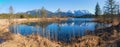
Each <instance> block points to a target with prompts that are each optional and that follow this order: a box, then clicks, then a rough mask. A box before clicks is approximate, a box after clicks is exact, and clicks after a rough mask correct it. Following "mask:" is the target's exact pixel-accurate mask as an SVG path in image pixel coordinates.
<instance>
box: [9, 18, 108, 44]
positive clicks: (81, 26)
mask: <svg viewBox="0 0 120 47" xmlns="http://www.w3.org/2000/svg"><path fill="white" fill-rule="evenodd" d="M91 20H94V18H69V19H68V20H67V21H58V22H31V23H23V24H13V25H11V26H10V27H9V29H10V31H11V32H12V33H20V34H21V35H24V36H27V35H31V34H39V35H40V36H43V37H46V38H48V39H51V40H57V41H66V42H69V41H70V40H71V38H73V37H76V36H83V35H85V31H86V30H90V31H91V32H93V31H94V30H95V29H96V28H102V27H109V26H110V25H109V24H104V23H96V22H90V21H91Z"/></svg>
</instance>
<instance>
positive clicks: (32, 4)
mask: <svg viewBox="0 0 120 47" xmlns="http://www.w3.org/2000/svg"><path fill="white" fill-rule="evenodd" d="M105 1H106V0H0V13H8V12H9V7H10V6H11V5H12V6H13V8H14V12H15V13H16V12H26V11H28V10H34V9H40V8H41V7H42V6H44V7H45V8H46V9H47V10H49V11H52V12H55V11H56V10H57V9H58V8H60V9H61V10H62V11H68V10H71V11H73V10H88V11H89V12H91V13H94V10H95V5H96V3H97V2H99V4H100V7H101V9H102V7H103V6H104V4H105V3H104V2H105Z"/></svg>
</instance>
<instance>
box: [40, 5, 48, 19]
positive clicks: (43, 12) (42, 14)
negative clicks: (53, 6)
mask: <svg viewBox="0 0 120 47" xmlns="http://www.w3.org/2000/svg"><path fill="white" fill-rule="evenodd" d="M40 12H41V17H42V18H45V17H47V15H46V10H45V8H44V7H42V8H41V10H40Z"/></svg>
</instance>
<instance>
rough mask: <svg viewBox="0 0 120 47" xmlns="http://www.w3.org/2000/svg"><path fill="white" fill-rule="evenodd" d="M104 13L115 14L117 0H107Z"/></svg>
mask: <svg viewBox="0 0 120 47" xmlns="http://www.w3.org/2000/svg"><path fill="white" fill-rule="evenodd" d="M104 11H105V13H104V14H109V15H113V14H115V12H116V2H115V0H107V1H106V4H105V6H104Z"/></svg>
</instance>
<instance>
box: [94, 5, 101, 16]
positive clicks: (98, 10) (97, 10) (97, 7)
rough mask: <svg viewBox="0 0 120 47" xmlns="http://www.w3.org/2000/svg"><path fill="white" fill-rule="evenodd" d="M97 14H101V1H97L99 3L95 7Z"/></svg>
mask: <svg viewBox="0 0 120 47" xmlns="http://www.w3.org/2000/svg"><path fill="white" fill-rule="evenodd" d="M95 15H96V16H99V15H101V10H100V6H99V3H97V4H96V7H95Z"/></svg>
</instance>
